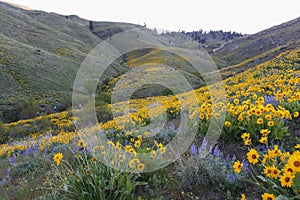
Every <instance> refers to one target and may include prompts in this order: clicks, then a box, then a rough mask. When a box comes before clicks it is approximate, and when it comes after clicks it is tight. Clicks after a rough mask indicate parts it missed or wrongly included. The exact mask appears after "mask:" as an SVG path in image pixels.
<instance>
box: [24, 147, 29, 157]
mask: <svg viewBox="0 0 300 200" xmlns="http://www.w3.org/2000/svg"><path fill="white" fill-rule="evenodd" d="M28 154H29V150H28V148H27V149H25V151H24V152H23V154H22V155H23V156H28Z"/></svg>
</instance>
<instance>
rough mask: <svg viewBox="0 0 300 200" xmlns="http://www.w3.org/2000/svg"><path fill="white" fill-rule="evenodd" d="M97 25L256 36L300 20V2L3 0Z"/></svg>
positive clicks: (256, 0)
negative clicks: (264, 31) (100, 23)
mask: <svg viewBox="0 0 300 200" xmlns="http://www.w3.org/2000/svg"><path fill="white" fill-rule="evenodd" d="M4 1H7V2H11V3H16V4H20V5H23V6H27V7H30V8H32V9H35V10H43V11H47V12H55V13H59V14H64V15H71V14H76V15H78V16H80V17H83V18H85V19H89V20H94V21H114V22H129V23H134V24H140V25H144V23H145V24H146V25H147V27H148V28H157V29H158V30H161V29H162V30H169V31H179V30H185V31H192V30H199V29H202V30H205V31H209V30H224V31H236V32H239V33H246V34H253V33H257V32H259V31H262V30H264V29H267V28H270V27H272V26H274V25H279V24H281V23H283V22H287V21H289V20H292V19H295V18H297V17H300V11H299V10H300V9H299V8H300V1H299V0H285V1H282V0H206V1H203V0H181V1H179V0H150V1H145V0H105V1H103V0H4Z"/></svg>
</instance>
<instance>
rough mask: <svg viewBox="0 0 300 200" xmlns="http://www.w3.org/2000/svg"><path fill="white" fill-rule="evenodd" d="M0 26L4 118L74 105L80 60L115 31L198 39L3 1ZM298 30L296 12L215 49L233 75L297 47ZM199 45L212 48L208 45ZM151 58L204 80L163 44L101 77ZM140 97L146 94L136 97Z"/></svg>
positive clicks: (166, 40) (195, 81)
mask: <svg viewBox="0 0 300 200" xmlns="http://www.w3.org/2000/svg"><path fill="white" fill-rule="evenodd" d="M0 26H1V29H0V79H1V84H0V94H1V96H0V120H1V121H4V122H10V121H16V120H19V119H24V118H28V117H34V116H36V115H39V114H42V113H47V112H48V113H49V112H53V109H52V107H53V105H56V106H57V108H58V110H59V111H62V110H65V109H67V108H69V107H70V105H71V93H72V88H73V83H74V80H75V77H76V73H77V71H78V69H79V67H80V65H81V63H82V62H83V60H84V59H85V57H86V56H87V55H88V53H89V52H90V51H91V50H92V49H93V48H94V47H96V46H97V45H98V44H99V43H101V41H103V40H104V39H107V38H109V37H111V36H112V35H114V34H117V33H121V32H123V31H126V30H132V29H136V28H139V29H143V30H146V31H149V33H151V34H152V35H155V37H157V38H158V39H157V41H158V42H161V43H162V44H167V45H169V46H173V47H186V46H190V45H195V44H194V43H193V42H192V41H191V38H190V37H189V36H188V35H185V34H181V35H179V36H176V37H173V36H172V37H171V36H168V35H161V34H157V33H155V32H154V31H152V30H149V29H147V28H146V27H142V26H139V25H135V24H129V23H117V22H96V21H91V20H86V19H82V18H80V17H78V16H76V15H68V16H65V15H60V14H56V13H47V12H43V11H37V10H32V9H29V8H26V7H24V6H18V5H12V4H9V3H5V2H1V1H0ZM299 33H300V18H297V19H295V20H292V21H290V22H287V23H284V24H281V25H278V26H276V27H273V28H270V29H267V30H265V31H262V32H259V33H257V34H254V35H247V36H243V37H241V38H240V37H238V38H235V39H233V40H231V41H229V42H227V43H224V41H222V45H218V48H217V49H213V50H212V49H211V51H213V53H212V54H211V56H212V58H213V59H214V61H215V62H216V64H217V66H218V67H219V68H224V69H222V72H223V73H224V76H225V77H228V76H232V75H233V74H235V73H238V72H241V71H244V70H245V69H247V68H250V67H253V66H255V65H257V64H259V63H262V62H265V61H267V60H270V59H272V58H274V57H275V56H277V55H278V54H280V53H281V52H283V51H286V50H289V49H295V48H297V47H298V44H299V43H300V42H299V35H300V34H299ZM202 42H203V41H202ZM199 45H200V46H201V45H204V47H205V45H207V44H205V42H204V44H199ZM196 46H197V45H196ZM196 48H197V47H196ZM146 63H152V64H155V63H157V64H165V65H169V66H172V67H174V69H176V70H178V71H179V72H181V73H182V74H183V75H184V76H185V77H186V78H187V79H188V80H189V82H190V83H191V85H192V86H193V88H198V87H200V86H202V85H203V80H202V77H201V76H200V75H199V74H197V72H196V71H195V70H194V69H193V68H192V66H191V65H190V63H189V62H187V61H185V60H183V59H182V58H180V57H178V56H176V55H174V54H172V53H170V52H166V51H163V50H157V49H144V50H137V51H132V52H129V53H128V54H126V55H124V56H122V57H121V58H120V59H118V60H116V61H115V62H114V63H112V64H111V65H110V68H109V70H107V71H106V74H105V77H104V78H103V79H102V80H101V81H104V79H107V80H105V83H108V82H109V81H111V79H112V78H116V79H118V76H120V75H122V74H124V73H125V72H127V71H128V70H130V69H133V68H134V67H136V66H139V65H142V64H146ZM108 86H110V87H111V85H108ZM149 88H150V90H151V91H150V93H151V95H160V94H161V92H162V90H163V89H164V88H161V87H160V88H159V87H158V88H157V87H155V88H151V86H150V87H149V86H147V87H145V88H142V90H145V89H149ZM153 91H154V92H153ZM140 96H143V95H137V96H136V98H138V97H140Z"/></svg>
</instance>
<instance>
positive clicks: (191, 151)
mask: <svg viewBox="0 0 300 200" xmlns="http://www.w3.org/2000/svg"><path fill="white" fill-rule="evenodd" d="M197 152H198V150H197V146H196V145H195V144H194V143H193V144H192V146H191V149H190V154H191V156H193V155H195V154H197Z"/></svg>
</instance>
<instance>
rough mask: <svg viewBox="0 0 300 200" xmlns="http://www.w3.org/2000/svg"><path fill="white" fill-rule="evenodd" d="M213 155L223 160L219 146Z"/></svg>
mask: <svg viewBox="0 0 300 200" xmlns="http://www.w3.org/2000/svg"><path fill="white" fill-rule="evenodd" d="M213 155H214V156H217V157H220V158H222V153H221V151H220V148H219V146H218V145H217V146H216V147H215V148H214V151H213Z"/></svg>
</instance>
